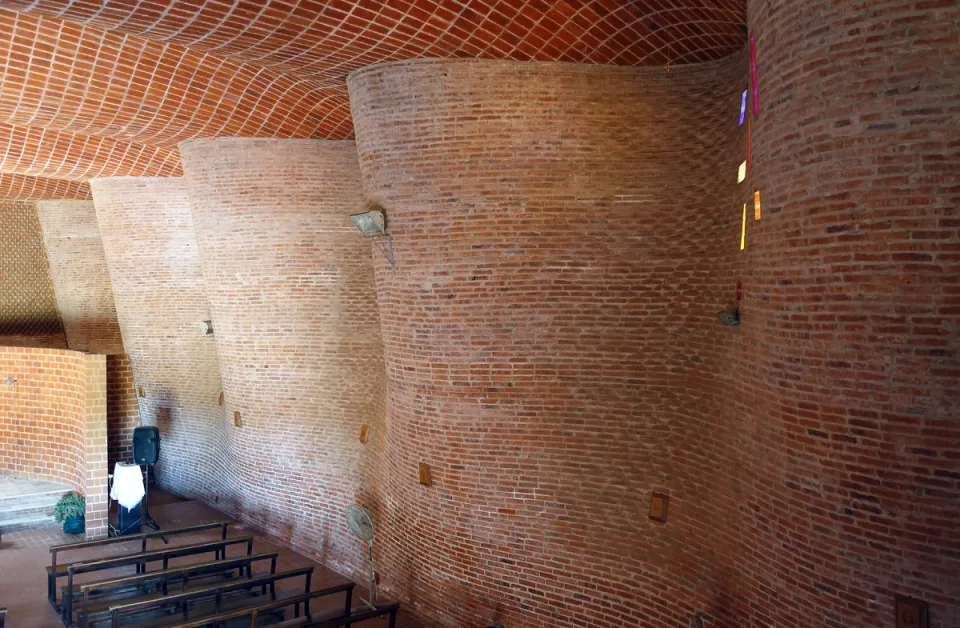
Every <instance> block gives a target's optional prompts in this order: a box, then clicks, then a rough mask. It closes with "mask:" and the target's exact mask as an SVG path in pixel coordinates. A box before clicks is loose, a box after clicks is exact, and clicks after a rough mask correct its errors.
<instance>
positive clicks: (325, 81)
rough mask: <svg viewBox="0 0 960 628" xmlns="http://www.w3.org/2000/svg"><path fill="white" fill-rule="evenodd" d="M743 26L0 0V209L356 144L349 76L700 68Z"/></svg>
mask: <svg viewBox="0 0 960 628" xmlns="http://www.w3.org/2000/svg"><path fill="white" fill-rule="evenodd" d="M745 19H746V17H745V0H648V1H643V0H635V1H627V0H524V1H521V0H482V1H466V0H416V1H409V0H387V1H382V2H374V1H370V0H339V1H332V2H329V1H314V0H301V1H300V2H289V1H281V0H273V1H269V0H235V1H227V0H178V1H176V2H175V1H174V0H141V1H139V2H138V1H134V0H33V1H31V0H0V64H2V66H0V67H2V72H3V74H2V76H0V198H26V197H31V198H32V197H33V196H31V194H41V193H42V194H43V195H45V196H44V197H46V198H49V197H50V195H51V194H61V195H62V196H60V197H62V198H75V197H78V196H79V197H83V196H84V195H85V194H87V193H88V192H87V190H86V187H85V186H81V187H77V186H75V185H74V186H64V185H60V184H59V181H86V180H88V179H91V178H95V177H107V176H120V175H130V176H175V175H178V174H180V163H179V161H180V160H179V153H178V151H177V149H176V145H177V144H178V143H179V142H181V141H183V140H186V139H190V138H195V137H215V136H225V135H232V136H244V137H282V138H325V139H345V138H349V137H352V135H353V124H352V121H351V119H350V108H349V102H348V98H347V90H346V76H347V74H348V73H349V72H351V71H352V70H355V69H357V68H360V67H363V66H367V65H370V64H373V63H378V62H382V61H391V60H402V59H411V58H420V57H466V58H471V57H474V58H496V59H514V60H536V61H565V62H574V63H601V64H614V65H661V64H667V63H672V64H681V63H695V62H701V61H709V60H712V59H718V58H721V57H724V56H726V55H729V54H731V53H732V52H734V51H736V50H737V49H739V48H740V47H741V46H742V45H743V43H744V41H745V26H744V24H745ZM46 179H53V180H55V181H52V182H48V181H46Z"/></svg>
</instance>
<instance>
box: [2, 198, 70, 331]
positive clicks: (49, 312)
mask: <svg viewBox="0 0 960 628" xmlns="http://www.w3.org/2000/svg"><path fill="white" fill-rule="evenodd" d="M0 232H2V234H3V237H2V238H0V345H8V346H25V347H51V348H59V349H66V348H67V342H66V337H65V336H64V334H63V326H62V325H61V323H60V315H59V313H58V311H57V297H56V295H55V294H54V291H53V281H52V280H51V278H50V267H49V265H48V263H47V255H46V252H45V251H44V248H43V232H42V231H41V229H40V222H39V220H38V219H37V206H36V203H29V202H20V201H0Z"/></svg>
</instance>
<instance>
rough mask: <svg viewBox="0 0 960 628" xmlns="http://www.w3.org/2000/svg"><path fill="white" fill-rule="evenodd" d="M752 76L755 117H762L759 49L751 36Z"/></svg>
mask: <svg viewBox="0 0 960 628" xmlns="http://www.w3.org/2000/svg"><path fill="white" fill-rule="evenodd" d="M750 76H751V77H752V78H753V117H755V118H756V117H757V116H759V115H760V89H759V88H758V87H757V47H756V44H755V43H754V40H753V35H751V36H750Z"/></svg>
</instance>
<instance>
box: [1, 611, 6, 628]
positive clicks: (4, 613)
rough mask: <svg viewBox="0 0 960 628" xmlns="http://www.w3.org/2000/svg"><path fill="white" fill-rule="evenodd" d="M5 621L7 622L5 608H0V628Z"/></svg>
mask: <svg viewBox="0 0 960 628" xmlns="http://www.w3.org/2000/svg"><path fill="white" fill-rule="evenodd" d="M5 623H7V609H5V608H0V628H3V625H4V624H5Z"/></svg>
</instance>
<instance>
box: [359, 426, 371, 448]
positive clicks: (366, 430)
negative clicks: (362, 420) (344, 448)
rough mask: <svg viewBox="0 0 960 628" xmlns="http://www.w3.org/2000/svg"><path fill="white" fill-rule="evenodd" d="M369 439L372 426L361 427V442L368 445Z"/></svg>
mask: <svg viewBox="0 0 960 628" xmlns="http://www.w3.org/2000/svg"><path fill="white" fill-rule="evenodd" d="M369 439H370V426H369V425H364V426H363V427H361V428H360V442H361V443H363V444H364V445H366V444H367V441H368V440H369Z"/></svg>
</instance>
